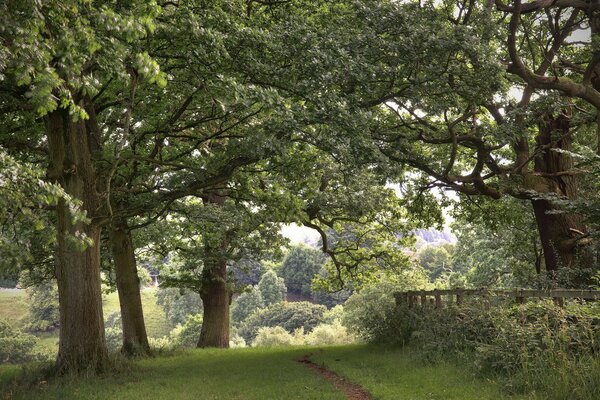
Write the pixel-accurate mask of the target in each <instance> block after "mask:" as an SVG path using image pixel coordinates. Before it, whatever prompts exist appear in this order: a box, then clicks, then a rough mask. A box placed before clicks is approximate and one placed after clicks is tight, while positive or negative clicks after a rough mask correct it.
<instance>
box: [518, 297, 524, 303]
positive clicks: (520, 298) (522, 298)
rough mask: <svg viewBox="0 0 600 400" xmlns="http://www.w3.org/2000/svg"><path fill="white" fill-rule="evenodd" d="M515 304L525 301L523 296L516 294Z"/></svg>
mask: <svg viewBox="0 0 600 400" xmlns="http://www.w3.org/2000/svg"><path fill="white" fill-rule="evenodd" d="M516 299H517V304H523V303H525V297H523V296H517V298H516Z"/></svg>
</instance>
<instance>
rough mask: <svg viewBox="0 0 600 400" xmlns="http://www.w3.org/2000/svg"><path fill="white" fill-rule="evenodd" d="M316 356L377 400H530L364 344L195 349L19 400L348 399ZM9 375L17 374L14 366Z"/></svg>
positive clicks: (58, 384) (55, 386) (457, 371)
mask: <svg viewBox="0 0 600 400" xmlns="http://www.w3.org/2000/svg"><path fill="white" fill-rule="evenodd" d="M309 353H310V354H312V355H311V359H312V360H313V361H314V362H317V363H324V364H325V365H326V366H327V367H328V368H330V369H332V370H334V371H336V372H338V373H339V374H341V375H343V376H345V377H347V378H348V379H349V380H351V381H352V382H354V383H358V384H360V385H362V386H363V387H365V388H366V389H367V390H368V391H369V392H370V393H372V394H373V396H374V399H378V400H386V399H389V400H436V399H440V400H442V399H443V400H447V399H448V400H452V399H457V400H458V399H460V400H486V399H515V400H516V399H525V397H506V396H503V395H502V394H501V393H500V390H499V388H498V386H497V385H496V384H494V383H493V382H488V381H483V380H478V379H476V378H474V377H473V376H471V375H469V373H468V372H466V371H464V370H462V369H461V368H458V367H456V366H454V365H448V364H438V365H434V366H423V365H420V364H419V363H418V362H417V363H415V362H414V359H413V357H412V355H411V354H410V353H409V352H407V351H405V350H398V349H384V348H379V347H372V346H365V345H356V346H339V347H323V348H315V347H312V348H311V347H306V348H305V347H287V348H270V349H269V348H258V349H257V348H250V349H231V350H194V351H190V352H187V353H183V354H180V355H178V356H172V357H160V358H154V359H147V360H142V361H137V362H135V363H133V365H132V367H131V370H130V371H128V372H127V373H121V374H119V375H115V376H106V377H101V378H93V379H81V380H76V381H67V380H59V381H58V382H51V384H50V386H49V387H46V388H44V389H36V390H33V391H28V392H21V393H17V394H16V395H15V397H14V398H15V399H31V400H36V399H61V400H63V399H64V400H69V399H81V400H88V399H123V400H128V399H144V400H146V399H153V400H154V399H156V400H161V399H168V400H179V399H223V400H229V399H232V400H235V399H240V400H241V399H244V400H254V399H256V400H263V399H265V400H267V399H268V400H276V399H282V400H292V399H306V400H310V399H315V400H316V399H323V400H328V399H340V400H341V399H344V396H343V395H342V394H341V393H339V392H338V391H336V389H335V388H334V387H333V386H332V385H331V384H330V383H329V382H328V381H326V380H325V379H323V378H322V377H321V376H320V375H318V374H317V373H315V372H314V371H313V370H311V369H309V368H307V367H306V366H305V365H304V364H301V363H298V362H297V360H298V359H299V358H301V357H302V356H303V355H305V354H309ZM1 373H2V369H0V374H1ZM7 373H8V374H10V376H14V370H12V369H11V370H7ZM3 380H4V382H6V378H4V379H3V378H2V377H1V376H0V382H2V381H3Z"/></svg>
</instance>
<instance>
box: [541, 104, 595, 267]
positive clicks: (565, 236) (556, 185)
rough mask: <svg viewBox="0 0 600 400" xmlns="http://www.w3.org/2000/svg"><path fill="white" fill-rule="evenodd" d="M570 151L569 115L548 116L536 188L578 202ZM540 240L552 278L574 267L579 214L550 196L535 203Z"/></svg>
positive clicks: (580, 229) (579, 234)
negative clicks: (558, 272)
mask: <svg viewBox="0 0 600 400" xmlns="http://www.w3.org/2000/svg"><path fill="white" fill-rule="evenodd" d="M570 149H571V136H570V119H569V116H567V115H565V114H561V115H559V116H557V117H556V116H551V115H548V116H546V118H544V120H543V121H542V122H541V123H540V124H539V133H538V136H537V138H536V151H537V152H538V155H537V156H536V158H535V165H534V171H535V175H536V176H537V177H538V178H539V179H538V182H539V183H540V184H539V185H538V187H536V188H534V189H536V190H538V191H539V192H541V193H542V194H543V195H545V196H555V197H557V198H561V199H567V200H575V199H576V198H577V182H576V178H575V175H574V173H573V160H572V158H571V156H570V155H569V154H568V153H566V152H565V151H570ZM532 204H533V210H534V214H535V219H536V222H537V226H538V231H539V235H540V240H541V243H542V247H543V250H544V261H545V266H546V271H548V272H549V274H550V275H551V276H554V275H555V274H556V271H557V270H558V269H559V268H561V267H568V268H571V267H574V266H576V264H577V262H576V261H577V255H578V250H579V246H578V245H579V244H580V242H579V241H578V238H581V237H582V235H584V234H585V226H584V225H583V222H582V218H581V217H580V216H579V215H576V214H573V213H568V212H565V211H564V210H562V209H561V207H560V206H559V205H557V204H556V203H555V202H554V201H553V200H552V199H551V198H550V197H547V198H534V199H533V200H532Z"/></svg>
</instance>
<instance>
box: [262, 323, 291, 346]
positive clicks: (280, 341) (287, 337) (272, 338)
mask: <svg viewBox="0 0 600 400" xmlns="http://www.w3.org/2000/svg"><path fill="white" fill-rule="evenodd" d="M301 335H302V334H301V333H300V334H299V335H298V336H300V340H298V339H297V338H296V337H294V335H292V334H291V333H289V332H288V331H286V330H285V329H284V328H282V327H281V326H263V327H260V328H258V331H257V334H256V338H255V339H254V341H253V342H252V346H253V347H274V346H293V345H296V344H303V340H302V337H301Z"/></svg>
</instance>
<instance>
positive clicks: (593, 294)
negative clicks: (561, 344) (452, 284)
mask: <svg viewBox="0 0 600 400" xmlns="http://www.w3.org/2000/svg"><path fill="white" fill-rule="evenodd" d="M466 296H474V297H479V298H480V299H483V301H484V304H485V305H489V300H490V299H491V298H494V297H495V298H514V299H515V301H516V302H517V303H524V302H525V299H526V298H540V299H541V298H550V299H553V300H554V302H555V303H556V304H557V305H559V306H561V307H562V306H563V305H564V300H565V299H583V300H600V290H577V289H549V290H536V289H514V290H494V289H449V290H409V291H407V292H396V293H394V297H395V298H396V304H398V305H400V304H408V307H410V308H412V307H416V306H418V305H421V306H425V305H432V306H434V307H435V308H442V307H443V306H444V303H446V302H454V303H456V304H461V303H462V302H463V300H464V298H465V297H466Z"/></svg>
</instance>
